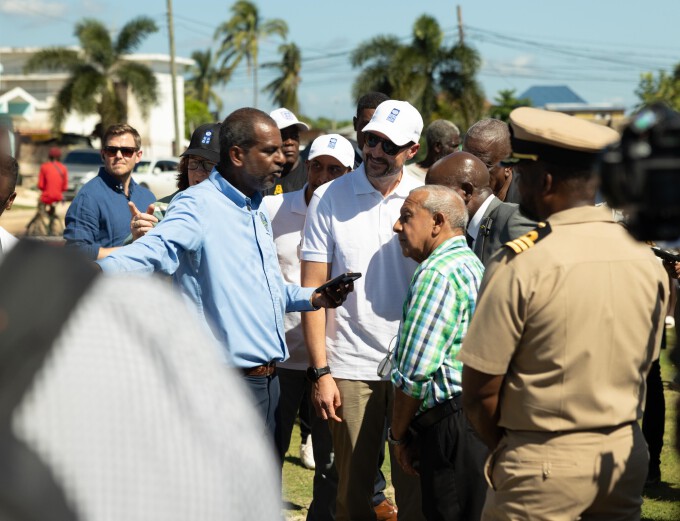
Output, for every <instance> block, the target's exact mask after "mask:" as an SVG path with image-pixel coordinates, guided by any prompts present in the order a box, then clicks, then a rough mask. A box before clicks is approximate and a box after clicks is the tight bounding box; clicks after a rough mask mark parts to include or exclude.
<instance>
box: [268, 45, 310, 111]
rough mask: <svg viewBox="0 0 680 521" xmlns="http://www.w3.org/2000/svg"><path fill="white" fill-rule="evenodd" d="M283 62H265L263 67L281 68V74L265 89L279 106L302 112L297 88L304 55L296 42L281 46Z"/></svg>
mask: <svg viewBox="0 0 680 521" xmlns="http://www.w3.org/2000/svg"><path fill="white" fill-rule="evenodd" d="M279 52H280V53H281V62H279V63H265V64H263V65H262V66H263V67H273V68H276V69H278V70H279V72H280V75H279V76H278V77H277V78H275V79H274V80H273V81H272V82H271V83H269V84H268V85H267V86H266V87H265V88H264V91H265V92H268V93H269V94H270V95H271V98H272V100H273V101H274V103H276V104H277V105H278V106H279V107H286V108H288V109H289V110H291V111H292V112H293V113H295V114H297V113H298V112H300V102H299V101H298V95H297V89H298V87H299V86H300V82H301V81H302V80H301V78H300V70H301V69H302V56H301V54H300V48H299V47H298V46H297V45H295V44H294V43H284V44H282V45H281V46H280V47H279Z"/></svg>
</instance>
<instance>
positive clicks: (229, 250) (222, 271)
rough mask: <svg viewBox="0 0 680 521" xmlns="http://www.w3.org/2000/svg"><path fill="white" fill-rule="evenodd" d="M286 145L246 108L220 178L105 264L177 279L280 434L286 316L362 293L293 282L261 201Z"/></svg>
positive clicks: (183, 198)
mask: <svg viewBox="0 0 680 521" xmlns="http://www.w3.org/2000/svg"><path fill="white" fill-rule="evenodd" d="M281 147H282V143H281V134H280V132H279V130H278V128H277V126H276V123H275V122H274V120H273V119H271V118H270V117H269V116H268V115H267V114H265V113H264V112H261V111H259V110H256V109H251V108H243V109H239V110H236V111H235V112H233V113H232V114H230V115H229V116H228V117H227V118H226V119H225V120H224V123H223V124H222V128H221V131H220V163H219V164H218V165H217V166H216V167H215V168H214V169H213V171H212V172H211V174H210V177H209V178H208V179H207V180H206V181H204V182H203V183H200V184H198V185H195V186H193V187H190V188H188V189H186V190H184V191H183V192H181V193H180V194H178V195H177V196H176V197H175V198H174V199H173V201H172V202H171V203H170V206H169V207H168V210H167V214H166V216H165V218H164V219H163V220H162V221H161V222H160V223H159V224H158V226H157V227H155V228H154V229H153V230H152V231H150V232H149V233H148V234H146V235H145V236H144V237H142V238H140V239H138V240H137V241H135V242H134V243H133V244H131V245H129V246H126V247H124V248H121V249H119V250H117V251H115V252H114V253H112V254H111V255H109V256H108V257H107V258H105V259H103V260H100V261H99V265H100V266H101V268H102V270H103V271H105V272H136V273H150V272H160V273H165V274H168V275H173V279H174V282H175V284H176V285H178V286H179V287H180V288H181V289H182V291H183V292H184V293H185V294H186V295H187V296H188V298H189V299H190V300H191V301H192V302H193V303H194V304H195V305H196V307H197V309H198V311H199V313H200V314H201V315H202V316H204V317H205V318H206V320H207V322H208V324H209V325H210V328H211V329H212V332H213V334H214V335H215V337H216V338H217V340H218V341H219V342H220V343H221V345H222V346H223V347H224V348H225V351H226V354H227V356H228V357H229V359H230V361H231V363H233V365H234V366H236V367H237V368H239V369H241V371H242V372H243V374H244V376H245V380H246V383H247V384H248V385H249V387H250V388H251V389H252V390H253V392H254V394H255V398H256V402H257V405H258V407H259V408H260V410H261V413H262V416H263V418H264V419H265V422H266V424H267V428H268V429H269V430H270V431H271V432H272V433H273V432H274V428H275V425H276V409H277V406H278V399H279V382H278V378H277V376H276V368H275V364H276V362H280V361H283V360H285V359H286V358H288V348H287V347H286V342H285V328H284V322H283V314H284V313H285V312H286V311H312V310H314V309H318V308H320V307H335V306H337V305H339V304H341V303H342V301H343V300H344V298H345V296H346V294H347V292H348V291H351V289H352V286H351V284H350V285H344V286H342V287H341V288H337V287H336V288H335V289H334V290H331V291H329V292H323V293H322V292H315V291H314V289H313V288H301V287H299V286H296V285H287V284H285V283H284V281H283V278H282V276H281V271H280V268H279V264H278V260H277V256H276V249H275V247H274V241H273V236H272V228H271V222H270V220H269V215H268V213H267V210H266V207H265V206H264V205H261V202H262V196H261V195H260V192H261V191H262V190H264V189H266V188H268V187H270V186H273V184H274V182H275V181H276V179H278V178H279V177H280V175H281V170H282V167H283V164H284V162H285V157H284V155H283V153H282V149H281ZM134 224H135V222H134V221H133V226H134Z"/></svg>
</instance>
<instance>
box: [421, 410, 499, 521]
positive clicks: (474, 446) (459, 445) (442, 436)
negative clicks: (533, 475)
mask: <svg viewBox="0 0 680 521" xmlns="http://www.w3.org/2000/svg"><path fill="white" fill-rule="evenodd" d="M426 414H427V413H426ZM417 444H418V450H419V457H420V487H421V493H422V501H423V503H422V505H423V506H422V508H423V514H424V515H425V517H426V519H428V520H429V521H432V520H442V521H443V520H447V521H454V520H460V521H477V520H479V519H480V516H481V513H482V508H483V506H484V500H485V499H486V490H487V483H486V480H485V478H484V463H485V460H486V457H487V455H488V450H487V447H486V445H484V443H482V441H481V440H480V439H479V437H478V436H477V434H476V433H475V431H474V430H473V428H472V426H471V425H470V424H469V422H468V421H467V418H466V417H465V414H463V411H462V410H461V409H459V410H458V411H456V412H455V413H453V414H450V415H449V416H447V417H445V418H444V419H442V420H441V421H439V422H437V423H435V424H434V425H431V426H430V427H428V428H426V429H424V430H422V431H419V432H418V437H417Z"/></svg>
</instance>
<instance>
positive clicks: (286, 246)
mask: <svg viewBox="0 0 680 521" xmlns="http://www.w3.org/2000/svg"><path fill="white" fill-rule="evenodd" d="M306 188H307V185H306V184H305V186H304V187H303V188H302V189H301V190H297V191H295V192H288V193H284V194H278V195H268V196H267V197H265V198H264V204H265V205H266V206H267V211H268V212H269V219H270V220H271V223H272V232H273V234H274V244H276V255H277V257H278V259H279V265H280V266H281V274H282V275H283V280H284V281H285V282H286V284H297V285H298V286H299V285H300V243H301V241H302V229H303V227H304V225H305V215H307V203H306V202H305V190H306ZM283 320H284V325H285V328H286V344H287V345H288V351H289V352H290V358H289V359H288V360H286V361H285V362H283V363H281V364H278V365H279V366H280V367H284V368H286V369H295V370H302V371H304V370H306V369H307V367H309V356H308V355H307V348H306V347H305V339H304V337H303V335H302V318H301V315H300V313H298V312H291V313H286V314H285V315H284V319H283Z"/></svg>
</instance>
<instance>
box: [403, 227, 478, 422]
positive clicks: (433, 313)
mask: <svg viewBox="0 0 680 521" xmlns="http://www.w3.org/2000/svg"><path fill="white" fill-rule="evenodd" d="M483 274H484V266H483V265H482V263H481V262H480V260H479V259H478V258H477V257H476V255H475V254H474V253H472V250H470V248H468V246H467V244H466V242H465V237H464V236H457V237H453V238H451V239H449V240H447V241H445V242H443V243H442V244H440V245H439V246H438V247H437V249H435V250H434V251H433V252H432V254H431V255H430V256H429V257H428V258H427V259H426V260H424V261H423V262H422V263H421V264H420V266H418V269H417V270H416V272H415V273H414V274H413V279H412V280H411V286H410V288H409V291H408V294H407V295H406V301H405V302H404V309H403V313H402V320H401V326H400V330H399V343H398V344H397V347H396V349H395V364H394V369H393V370H392V383H393V384H394V385H395V386H396V387H397V388H398V389H400V390H401V391H402V392H403V393H404V394H406V395H408V396H411V397H413V398H418V399H422V400H423V403H422V404H421V406H420V410H421V411H426V410H428V409H431V408H432V407H434V406H435V405H437V404H439V403H442V402H445V401H446V400H448V399H450V398H451V397H453V395H454V394H455V393H458V392H460V391H461V374H462V369H463V364H462V363H461V362H459V361H458V360H456V355H457V354H458V351H459V350H460V347H461V345H462V343H463V338H464V337H465V333H466V332H467V329H468V325H469V324H470V318H472V313H473V311H474V310H475V302H476V300H477V291H478V290H479V285H480V283H481V281H482V275H483Z"/></svg>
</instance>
